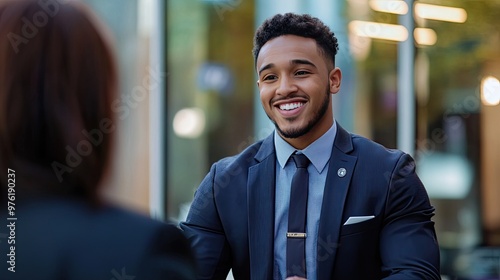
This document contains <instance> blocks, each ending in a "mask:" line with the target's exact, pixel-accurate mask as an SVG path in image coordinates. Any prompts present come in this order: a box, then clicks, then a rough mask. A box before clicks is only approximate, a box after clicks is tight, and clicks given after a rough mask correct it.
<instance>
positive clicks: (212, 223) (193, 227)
mask: <svg viewBox="0 0 500 280" xmlns="http://www.w3.org/2000/svg"><path fill="white" fill-rule="evenodd" d="M216 167H217V164H214V165H213V166H212V168H211V169H210V172H209V173H208V174H207V176H206V177H205V179H203V181H202V182H201V184H200V186H199V187H198V190H197V191H196V193H195V196H194V200H193V203H192V204H191V208H190V210H189V214H188V216H187V219H186V221H185V222H182V223H181V224H180V227H181V229H182V230H183V232H184V235H185V236H186V237H187V238H188V240H189V242H190V244H191V247H192V249H193V253H194V255H195V259H196V262H197V274H198V276H197V278H198V279H226V277H227V274H228V273H229V269H230V267H231V259H230V250H229V246H228V243H227V241H226V237H225V233H224V229H223V227H222V224H221V221H220V218H219V214H218V212H217V205H216V203H215V193H214V183H215V182H214V178H215V173H216V170H217V168H216Z"/></svg>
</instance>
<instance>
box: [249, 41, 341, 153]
mask: <svg viewBox="0 0 500 280" xmlns="http://www.w3.org/2000/svg"><path fill="white" fill-rule="evenodd" d="M332 64H333V63H332V62H330V61H328V60H327V59H326V58H325V56H324V55H323V54H322V53H321V52H320V49H319V48H318V46H317V44H316V41H314V39H311V38H305V37H300V36H295V35H284V36H280V37H277V38H274V39H272V40H269V41H268V42H267V43H265V44H264V46H262V48H261V49H260V52H259V55H258V57H257V65H256V67H257V73H258V75H259V80H258V82H257V84H258V86H259V90H260V99H261V102H262V106H263V108H264V110H265V112H266V114H267V116H268V117H269V118H270V119H271V121H272V122H273V123H274V124H275V126H276V129H277V130H278V132H279V133H280V135H281V136H282V137H283V138H285V140H286V141H287V142H288V143H290V144H291V145H292V146H294V147H295V148H298V149H303V148H305V147H307V146H308V145H309V144H310V143H312V142H314V140H316V139H317V138H319V137H320V136H321V135H323V134H324V133H325V132H326V131H327V130H328V129H329V128H330V127H331V126H332V124H333V113H332V106H331V98H330V94H335V93H337V92H338V91H339V89H340V80H341V73H340V70H339V69H338V68H334V67H333V65H332ZM329 69H330V70H329Z"/></svg>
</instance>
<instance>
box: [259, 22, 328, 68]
mask: <svg viewBox="0 0 500 280" xmlns="http://www.w3.org/2000/svg"><path fill="white" fill-rule="evenodd" d="M283 35H297V36H301V37H306V38H311V39H314V40H315V41H316V43H317V44H318V46H319V47H320V50H321V51H322V52H323V54H324V55H325V57H326V58H327V59H329V60H331V61H332V62H333V65H335V55H336V54H337V50H338V42H337V38H336V37H335V34H333V32H332V31H331V30H330V28H328V26H326V25H325V24H324V23H323V22H321V21H320V20H319V19H318V18H315V17H312V16H310V15H308V14H304V15H297V14H293V13H286V14H277V15H275V16H273V17H272V18H269V19H267V20H265V21H264V22H263V23H262V25H261V26H260V27H259V28H258V29H257V31H256V32H255V37H254V47H253V51H252V52H253V56H254V61H255V62H257V57H258V56H259V52H260V49H261V48H262V46H264V44H265V43H267V41H269V40H271V39H274V38H276V37H279V36H283Z"/></svg>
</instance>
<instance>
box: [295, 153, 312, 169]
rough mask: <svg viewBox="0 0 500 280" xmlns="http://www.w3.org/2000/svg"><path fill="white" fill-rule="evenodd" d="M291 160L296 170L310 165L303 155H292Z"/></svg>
mask: <svg viewBox="0 0 500 280" xmlns="http://www.w3.org/2000/svg"><path fill="white" fill-rule="evenodd" d="M292 159H293V161H294V162H295V166H297V168H307V166H308V165H309V163H310V161H309V159H308V158H307V157H306V155H304V154H293V155H292Z"/></svg>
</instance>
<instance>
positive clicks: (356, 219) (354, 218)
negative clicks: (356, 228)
mask: <svg viewBox="0 0 500 280" xmlns="http://www.w3.org/2000/svg"><path fill="white" fill-rule="evenodd" d="M373 218H375V216H352V217H349V219H347V221H346V222H345V223H344V226H346V225H352V224H357V223H361V222H364V221H368V220H370V219H373Z"/></svg>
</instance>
